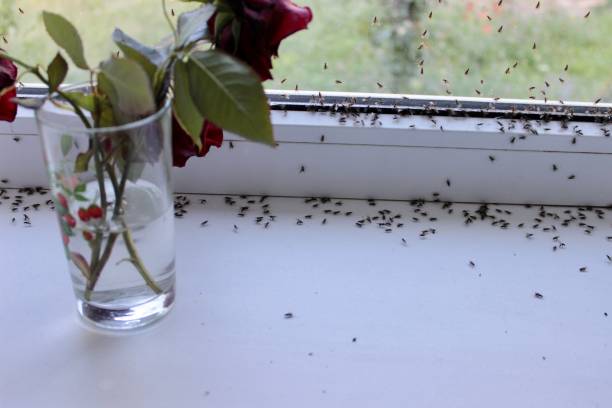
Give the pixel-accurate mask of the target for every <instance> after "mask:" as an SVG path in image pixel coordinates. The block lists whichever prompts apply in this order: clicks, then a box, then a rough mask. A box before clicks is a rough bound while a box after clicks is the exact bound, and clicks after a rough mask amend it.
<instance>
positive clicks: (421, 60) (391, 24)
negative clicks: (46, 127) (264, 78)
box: [0, 0, 612, 102]
mask: <svg viewBox="0 0 612 408" xmlns="http://www.w3.org/2000/svg"><path fill="white" fill-rule="evenodd" d="M295 1H296V3H298V4H299V5H303V6H309V7H311V9H312V10H313V13H314V20H313V22H312V23H311V25H310V27H309V29H308V30H306V31H302V32H299V33H297V34H295V35H294V36H292V37H290V38H289V39H287V40H285V41H284V42H283V43H282V45H281V47H280V58H279V59H276V60H275V61H274V66H275V69H274V71H273V75H274V80H273V81H268V82H266V84H265V86H266V87H267V88H269V89H288V90H289V89H295V88H296V86H297V88H298V89H300V90H327V91H341V92H342V91H359V92H384V93H405V94H431V95H451V96H474V97H477V96H482V97H501V98H521V99H527V98H532V99H544V98H546V99H548V100H554V101H556V100H559V99H561V100H564V101H569V100H578V101H591V102H592V101H594V100H596V99H599V98H603V101H608V102H609V101H611V100H612V74H611V71H610V66H612V47H610V45H609V42H610V38H612V0H540V1H538V0H503V1H502V2H501V3H502V4H501V6H500V5H499V3H500V2H499V0H461V1H460V0H441V1H439V0H342V1H331V0H295ZM160 3H161V1H156V0H121V1H120V0H106V1H104V0H48V1H44V2H41V1H38V0H19V1H18V2H17V1H16V0H3V1H2V4H1V5H0V33H6V34H5V36H6V38H7V40H8V41H9V43H8V44H4V45H3V47H5V48H8V49H9V50H10V51H11V52H12V53H14V54H15V55H17V56H21V57H23V58H24V59H26V60H29V61H32V60H34V61H36V62H39V63H43V64H46V63H48V61H50V59H51V58H52V56H53V53H54V52H55V50H56V47H55V46H54V45H53V44H52V43H51V42H50V41H49V39H48V37H47V35H46V33H44V28H43V27H42V25H41V23H40V11H41V10H42V9H43V8H44V9H48V10H51V11H55V12H59V13H62V14H64V15H66V16H67V17H69V18H70V19H71V20H72V21H74V22H75V24H76V25H77V27H78V28H79V30H80V31H81V33H82V35H83V38H84V42H85V44H86V49H87V56H88V58H89V59H90V61H93V62H95V63H97V62H98V61H99V60H101V59H102V58H104V57H105V56H107V55H108V54H109V53H110V52H112V51H114V50H115V47H113V45H112V43H111V41H110V39H109V37H110V34H111V32H112V28H113V27H115V26H118V27H121V28H123V29H124V30H125V31H126V32H127V33H129V34H130V35H132V36H134V37H136V38H138V39H140V40H142V41H144V42H146V43H154V42H155V41H157V40H159V39H160V38H161V37H162V36H163V35H165V34H167V33H168V29H167V25H166V24H165V21H164V20H163V17H162V15H161V13H160ZM538 3H539V7H536V6H537V4H538ZM168 4H169V6H170V7H172V8H173V9H174V10H175V11H176V12H177V13H178V12H179V11H181V10H185V9H188V8H190V7H194V5H195V4H197V3H183V2H179V1H169V2H168ZM18 8H21V9H23V11H24V14H21V13H20V12H19V10H18ZM534 44H535V49H534ZM566 66H567V70H566V69H565V68H566ZM468 69H469V71H468ZM85 79H86V74H85V73H83V72H79V71H75V70H73V71H72V73H71V74H70V76H69V78H68V80H69V81H72V82H74V81H82V80H85ZM24 81H25V82H32V81H33V78H32V77H28V78H26V79H24Z"/></svg>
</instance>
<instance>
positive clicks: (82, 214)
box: [78, 208, 89, 222]
mask: <svg viewBox="0 0 612 408" xmlns="http://www.w3.org/2000/svg"><path fill="white" fill-rule="evenodd" d="M78 215H79V218H80V219H81V221H83V222H87V221H89V211H87V210H86V209H84V208H79V211H78Z"/></svg>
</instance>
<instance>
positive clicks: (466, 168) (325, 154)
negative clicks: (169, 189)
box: [0, 86, 612, 206]
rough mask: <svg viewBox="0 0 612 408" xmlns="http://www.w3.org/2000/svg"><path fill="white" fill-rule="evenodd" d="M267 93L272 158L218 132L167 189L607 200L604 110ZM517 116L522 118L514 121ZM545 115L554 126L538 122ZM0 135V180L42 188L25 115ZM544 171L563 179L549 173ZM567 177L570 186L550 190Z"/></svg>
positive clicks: (609, 112) (0, 128) (31, 123)
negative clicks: (215, 145) (567, 114)
mask: <svg viewBox="0 0 612 408" xmlns="http://www.w3.org/2000/svg"><path fill="white" fill-rule="evenodd" d="M44 92H45V90H44V87H42V86H34V87H30V86H28V87H26V88H23V89H21V90H20V93H19V94H20V96H36V95H39V96H40V95H41V94H44ZM267 94H268V96H269V99H270V105H271V111H272V121H273V125H274V129H275V135H276V140H277V143H278V147H277V149H270V148H268V147H265V146H260V145H256V144H254V143H251V142H248V141H245V140H243V139H241V138H240V137H238V136H236V135H232V134H229V133H226V135H225V141H224V144H223V146H222V147H221V148H220V149H218V150H215V149H213V150H212V152H211V153H210V154H209V156H208V157H207V158H206V159H198V158H193V159H191V160H190V161H189V162H188V165H187V166H186V167H185V168H183V169H175V170H174V174H173V176H174V179H175V191H177V192H184V193H206V194H265V195H276V196H339V197H344V198H379V199H392V200H409V199H415V198H424V199H436V198H437V199H441V200H444V201H457V202H484V201H486V202H499V203H507V204H517V203H537V204H549V205H551V204H553V205H555V204H556V205H597V206H608V205H610V204H611V203H612V189H610V190H611V191H608V189H607V188H606V187H605V186H606V183H607V177H606V176H607V171H608V170H609V168H610V167H612V142H610V140H609V137H606V134H607V135H608V136H609V134H610V133H609V132H610V119H611V117H612V104H605V103H602V104H598V105H597V106H595V105H594V104H592V103H591V104H588V103H569V102H566V103H565V104H564V105H561V104H559V103H556V104H555V103H552V102H548V103H543V102H542V101H529V100H527V101H525V100H499V101H494V100H490V99H485V98H448V97H438V96H421V95H389V94H365V93H336V92H308V91H295V92H287V91H267ZM519 109H522V110H524V111H526V112H527V113H526V115H527V116H528V119H529V120H525V121H521V120H519V119H517V112H518V111H519ZM550 109H555V110H558V109H571V110H572V111H573V112H574V114H573V117H572V120H564V121H560V120H557V119H558V117H559V115H558V112H556V113H555V112H548V111H549V110H550ZM595 111H597V112H599V113H595ZM398 112H399V114H398ZM402 112H406V113H405V114H402ZM547 118H551V119H555V120H551V121H550V122H546V123H547V124H546V125H543V123H544V122H543V120H544V119H547ZM538 121H539V122H540V125H539V126H536V125H535V123H536V122H538ZM601 121H603V122H605V124H602V123H600V122H601ZM525 123H530V124H531V125H530V127H528V128H525V127H524V124H525ZM544 128H545V129H547V130H543V129H544ZM501 129H503V130H501ZM530 129H536V130H535V131H534V130H530ZM602 129H606V131H607V132H608V133H606V134H604V131H603V130H602ZM578 133H579V134H578ZM0 134H4V135H9V136H12V137H2V138H0V147H1V150H0V152H1V153H0V158H2V160H0V174H6V175H9V176H10V177H9V179H10V180H11V185H12V186H14V187H19V186H24V185H45V184H46V172H45V170H44V163H43V160H42V159H41V157H42V156H41V155H42V153H41V148H40V143H39V142H38V137H37V128H36V121H35V118H34V115H33V113H32V112H31V111H28V110H26V109H20V110H19V113H18V117H17V119H16V121H15V122H14V123H12V124H8V123H0ZM322 135H324V140H323V141H322V139H321V136H322ZM13 137H17V138H19V139H20V141H19V143H16V142H14V141H13V140H12V139H13ZM522 137H524V139H522ZM513 138H514V142H511V140H512V139H513ZM574 138H575V140H576V142H575V143H573V142H572V141H573V140H574ZM230 146H231V147H230ZM491 158H493V159H491ZM23 163H28V164H27V165H26V166H24V165H23ZM552 164H555V166H557V167H559V168H560V169H562V170H560V171H559V172H555V171H553V170H551V169H550V167H551V166H552ZM301 166H304V167H305V171H303V172H302V171H301ZM566 173H567V174H566ZM570 173H571V174H570ZM210 174H217V175H221V176H219V177H210V176H208V175H210ZM572 174H574V175H576V177H575V179H572V180H570V179H569V178H568V179H565V180H564V181H563V182H561V181H560V177H570V176H571V175H572ZM551 175H553V176H554V177H555V178H551ZM570 181H571V182H570ZM449 183H450V184H451V186H449V185H447V184H449ZM454 185H456V187H454ZM433 193H439V194H440V195H439V196H433V195H432V194H433Z"/></svg>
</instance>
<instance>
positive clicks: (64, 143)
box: [60, 134, 72, 156]
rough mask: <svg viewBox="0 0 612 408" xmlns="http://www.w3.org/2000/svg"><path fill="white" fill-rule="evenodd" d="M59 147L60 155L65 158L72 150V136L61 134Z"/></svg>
mask: <svg viewBox="0 0 612 408" xmlns="http://www.w3.org/2000/svg"><path fill="white" fill-rule="evenodd" d="M60 146H61V148H62V154H63V155H64V156H67V155H68V153H70V150H71V149H72V136H70V135H67V134H63V135H62V138H61V139H60Z"/></svg>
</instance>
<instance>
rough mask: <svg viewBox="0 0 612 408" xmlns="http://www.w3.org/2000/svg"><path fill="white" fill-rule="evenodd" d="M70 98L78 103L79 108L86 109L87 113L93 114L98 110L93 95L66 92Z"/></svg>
mask: <svg viewBox="0 0 612 408" xmlns="http://www.w3.org/2000/svg"><path fill="white" fill-rule="evenodd" d="M64 94H65V95H67V96H68V98H69V99H70V100H71V101H72V102H74V103H76V104H77V105H78V106H79V108H82V109H85V110H86V111H89V112H93V111H94V110H95V109H96V105H95V102H94V96H93V95H92V94H84V93H81V92H73V91H69V92H64Z"/></svg>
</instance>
